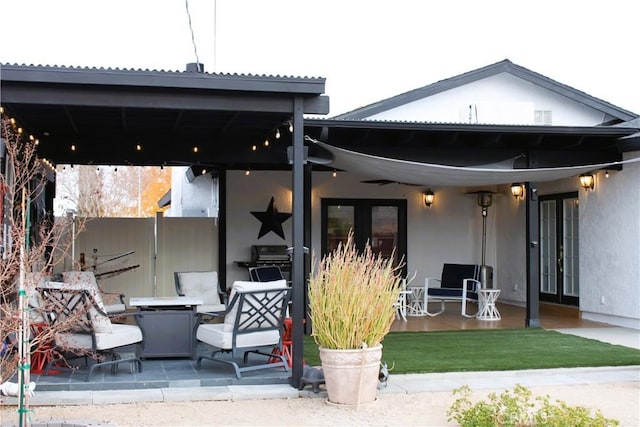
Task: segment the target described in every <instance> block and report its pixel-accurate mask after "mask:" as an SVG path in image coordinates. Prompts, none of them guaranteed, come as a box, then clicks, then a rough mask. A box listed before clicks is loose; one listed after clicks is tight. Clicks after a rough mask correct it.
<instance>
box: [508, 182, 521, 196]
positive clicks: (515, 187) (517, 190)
mask: <svg viewBox="0 0 640 427" xmlns="http://www.w3.org/2000/svg"><path fill="white" fill-rule="evenodd" d="M511 195H512V196H513V197H515V199H516V200H519V199H524V184H520V183H519V182H514V183H513V184H511Z"/></svg>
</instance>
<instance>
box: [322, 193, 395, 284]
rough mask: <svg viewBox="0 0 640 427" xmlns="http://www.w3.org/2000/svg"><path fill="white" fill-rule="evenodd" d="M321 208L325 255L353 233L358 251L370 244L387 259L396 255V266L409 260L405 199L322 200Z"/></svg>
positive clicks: (323, 250)
mask: <svg viewBox="0 0 640 427" xmlns="http://www.w3.org/2000/svg"><path fill="white" fill-rule="evenodd" d="M321 209H322V253H323V254H326V253H328V252H331V251H332V250H334V249H336V248H337V247H338V244H339V243H340V242H346V241H347V236H348V234H349V231H350V230H353V236H354V242H355V244H356V247H357V248H359V249H362V248H364V246H365V244H366V243H367V241H368V242H369V243H370V244H371V249H372V250H373V252H374V253H381V254H382V255H383V256H385V257H391V256H392V255H393V258H394V261H395V262H396V264H397V263H399V262H400V261H401V260H403V259H404V261H406V252H407V201H406V200H387V199H322V205H321ZM394 249H395V252H394ZM404 273H406V266H405V267H404V268H403V274H404Z"/></svg>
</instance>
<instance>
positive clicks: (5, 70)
mask: <svg viewBox="0 0 640 427" xmlns="http://www.w3.org/2000/svg"><path fill="white" fill-rule="evenodd" d="M0 76H1V91H0V101H1V103H2V106H3V108H4V109H5V111H6V113H7V114H9V115H10V116H11V117H14V118H15V119H16V120H17V121H18V123H19V124H20V126H22V127H23V128H24V129H25V130H26V131H27V132H29V133H31V134H33V135H34V136H35V137H36V138H38V139H39V141H40V145H39V148H38V153H39V156H40V157H41V158H46V159H47V160H49V161H50V162H52V163H53V164H61V163H67V164H101V165H146V166H159V165H167V166H178V165H193V164H204V165H208V166H212V167H220V168H246V167H252V168H274V169H278V168H287V169H288V168H289V167H290V166H289V164H288V162H287V157H286V150H284V149H282V150H278V149H260V150H255V151H254V150H252V147H253V146H254V145H256V146H262V148H264V147H263V143H264V141H265V139H266V138H269V137H271V139H272V140H273V141H274V142H275V139H274V138H273V135H274V132H275V131H276V130H277V129H281V131H282V132H283V134H284V133H288V130H287V132H285V129H288V123H289V122H291V121H292V120H293V115H294V99H296V98H298V99H301V100H302V101H303V102H302V111H301V113H303V114H327V113H328V111H329V99H328V97H327V96H324V95H323V93H324V86H325V79H323V78H306V77H305V78H300V77H272V76H253V75H236V74H234V75H228V74H224V75H222V74H207V73H199V72H165V71H147V70H135V71H134V70H118V69H86V68H82V69H80V68H64V67H41V66H18V65H3V66H2V67H1V74H0ZM289 138H290V137H289ZM289 144H290V141H289ZM71 146H74V147H75V150H72V149H71ZM138 147H139V148H138ZM194 147H198V150H197V152H194Z"/></svg>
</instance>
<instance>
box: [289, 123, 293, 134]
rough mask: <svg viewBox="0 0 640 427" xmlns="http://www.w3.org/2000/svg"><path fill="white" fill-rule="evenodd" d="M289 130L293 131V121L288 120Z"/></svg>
mask: <svg viewBox="0 0 640 427" xmlns="http://www.w3.org/2000/svg"><path fill="white" fill-rule="evenodd" d="M289 132H291V133H293V123H291V122H289Z"/></svg>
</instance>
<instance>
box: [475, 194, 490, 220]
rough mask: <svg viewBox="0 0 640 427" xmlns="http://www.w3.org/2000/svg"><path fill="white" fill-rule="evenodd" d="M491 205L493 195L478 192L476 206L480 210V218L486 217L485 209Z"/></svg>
mask: <svg viewBox="0 0 640 427" xmlns="http://www.w3.org/2000/svg"><path fill="white" fill-rule="evenodd" d="M492 203H493V193H491V192H488V191H480V192H478V206H480V207H481V208H482V211H483V213H482V216H486V215H487V214H486V209H487V208H488V207H489V206H491V204H492Z"/></svg>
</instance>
